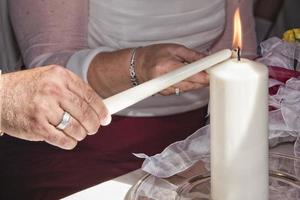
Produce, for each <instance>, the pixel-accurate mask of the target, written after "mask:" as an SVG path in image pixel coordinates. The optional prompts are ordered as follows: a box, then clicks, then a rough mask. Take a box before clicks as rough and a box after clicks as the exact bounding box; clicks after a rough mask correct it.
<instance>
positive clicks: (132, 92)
mask: <svg viewBox="0 0 300 200" xmlns="http://www.w3.org/2000/svg"><path fill="white" fill-rule="evenodd" d="M231 55H232V51H231V50H229V49H224V50H221V51H219V52H217V53H215V54H212V55H210V56H207V57H205V58H203V59H201V60H199V61H196V62H194V63H191V64H188V65H186V66H184V67H181V68H179V69H176V70H174V71H171V72H169V73H167V74H164V75H162V76H160V77H158V78H155V79H152V80H150V81H147V82H144V83H143V84H141V85H138V86H136V87H133V88H131V89H128V90H126V91H124V92H121V93H119V94H116V95H113V96H111V97H109V98H107V99H105V100H104V103H105V105H106V107H107V108H108V110H109V112H110V114H115V113H117V112H119V111H121V110H122V109H125V108H127V107H129V106H131V105H133V104H135V103H137V102H139V101H141V100H143V99H145V98H147V97H150V96H151V95H153V94H156V93H158V92H159V91H161V90H164V89H165V88H168V87H170V86H171V85H174V84H176V83H178V82H180V81H182V80H184V79H186V78H188V77H190V76H193V75H195V74H197V73H199V72H201V71H204V70H206V69H208V68H209V67H211V66H214V65H216V64H218V63H220V62H222V61H224V60H227V59H229V58H230V57H231Z"/></svg>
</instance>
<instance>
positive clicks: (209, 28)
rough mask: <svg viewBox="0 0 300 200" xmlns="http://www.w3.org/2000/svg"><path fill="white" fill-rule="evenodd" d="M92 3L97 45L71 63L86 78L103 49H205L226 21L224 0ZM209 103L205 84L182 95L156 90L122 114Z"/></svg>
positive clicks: (91, 34)
mask: <svg viewBox="0 0 300 200" xmlns="http://www.w3.org/2000/svg"><path fill="white" fill-rule="evenodd" d="M162 4H163V5H164V6H162ZM165 5H168V6H165ZM89 8H90V11H89V14H90V16H89V25H88V29H89V30H88V44H89V47H90V48H91V49H93V50H84V51H80V52H77V53H75V54H74V55H73V56H72V57H71V59H70V60H69V62H68V64H67V66H68V67H69V68H71V69H72V70H73V71H77V74H81V77H82V78H83V79H85V80H87V78H86V74H87V69H88V66H89V64H90V62H91V60H92V59H93V58H94V56H95V55H96V54H97V53H99V52H102V51H112V50H117V49H122V48H130V47H139V46H147V45H150V44H154V43H179V44H183V45H185V46H187V47H190V48H193V49H196V50H198V51H205V50H207V49H208V48H209V47H210V46H211V45H212V43H213V42H215V40H216V39H217V38H218V36H220V34H221V33H222V31H223V30H224V26H225V1H224V0H184V1H183V0H164V1H163V2H162V1H160V0H151V1H150V0H127V1H124V0H111V1H98V0H90V6H89ZM128 65H129V63H128ZM128 76H129V72H128ZM145 92H146V91H145ZM207 102H208V89H207V88H204V89H200V90H196V91H192V92H186V93H182V94H181V95H180V96H175V95H171V96H160V95H155V96H152V97H149V98H147V99H145V100H144V101H141V102H139V103H137V104H135V105H133V106H131V107H130V108H127V109H125V110H123V111H121V112H119V113H118V114H119V115H126V116H163V115H171V114H176V113H182V112H186V111H191V110H194V109H197V108H200V107H203V106H204V105H206V104H207Z"/></svg>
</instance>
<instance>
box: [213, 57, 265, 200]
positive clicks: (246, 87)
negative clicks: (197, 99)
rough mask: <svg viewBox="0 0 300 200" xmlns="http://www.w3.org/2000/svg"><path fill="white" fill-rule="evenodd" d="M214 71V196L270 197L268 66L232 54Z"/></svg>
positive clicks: (220, 199) (225, 199)
mask: <svg viewBox="0 0 300 200" xmlns="http://www.w3.org/2000/svg"><path fill="white" fill-rule="evenodd" d="M208 72H209V75H210V122H211V190H212V191H211V197H212V200H268V70H267V67H266V66H264V65H262V64H260V63H256V62H253V61H250V60H247V59H241V61H238V60H237V59H236V58H232V59H229V60H226V61H224V62H223V63H220V64H218V65H216V66H215V67H212V68H211V69H209V70H208Z"/></svg>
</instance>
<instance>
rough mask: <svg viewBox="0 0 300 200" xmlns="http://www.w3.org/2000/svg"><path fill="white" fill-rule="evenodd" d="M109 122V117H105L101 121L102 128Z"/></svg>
mask: <svg viewBox="0 0 300 200" xmlns="http://www.w3.org/2000/svg"><path fill="white" fill-rule="evenodd" d="M110 122H111V115H106V116H105V118H104V119H102V120H101V125H102V126H107V125H108V124H110Z"/></svg>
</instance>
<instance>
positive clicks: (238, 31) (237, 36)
mask: <svg viewBox="0 0 300 200" xmlns="http://www.w3.org/2000/svg"><path fill="white" fill-rule="evenodd" d="M233 26H234V27H233V41H232V47H233V48H234V49H238V48H242V24H241V15H240V9H239V8H238V9H236V11H235V13H234V23H233Z"/></svg>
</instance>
